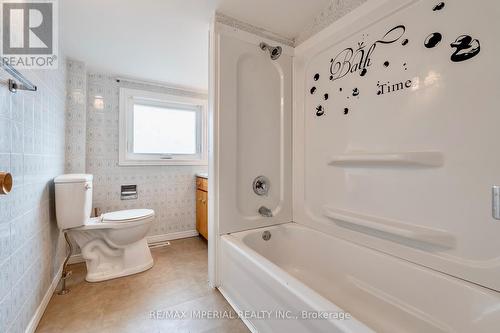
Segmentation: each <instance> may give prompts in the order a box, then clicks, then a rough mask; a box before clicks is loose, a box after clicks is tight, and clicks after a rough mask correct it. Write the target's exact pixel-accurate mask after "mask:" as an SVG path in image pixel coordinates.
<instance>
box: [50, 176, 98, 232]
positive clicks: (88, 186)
mask: <svg viewBox="0 0 500 333" xmlns="http://www.w3.org/2000/svg"><path fill="white" fill-rule="evenodd" d="M92 179H93V177H92V175H89V174H67V175H61V176H58V177H56V178H55V179H54V183H55V187H56V217H57V225H58V226H59V229H69V228H75V227H80V226H82V225H84V224H85V222H86V221H87V220H88V219H90V213H91V211H92Z"/></svg>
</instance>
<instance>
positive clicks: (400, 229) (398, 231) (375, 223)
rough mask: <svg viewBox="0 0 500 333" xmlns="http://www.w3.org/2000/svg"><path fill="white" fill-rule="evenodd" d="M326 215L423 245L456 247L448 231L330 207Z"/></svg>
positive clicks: (326, 208)
mask: <svg viewBox="0 0 500 333" xmlns="http://www.w3.org/2000/svg"><path fill="white" fill-rule="evenodd" d="M324 214H325V216H326V217H328V218H330V219H332V220H334V221H341V222H344V223H348V224H351V225H355V226H359V227H364V228H368V229H372V230H375V231H380V232H384V233H388V234H391V235H394V236H399V237H403V238H407V239H412V240H415V241H419V242H423V243H428V244H434V245H438V246H441V247H446V248H453V247H455V237H454V236H453V235H452V234H450V233H449V232H447V231H443V230H438V229H432V228H428V227H421V226H417V225H413V224H407V223H402V222H398V221H394V220H388V219H385V218H380V217H375V216H368V215H361V214H357V213H353V212H349V211H344V210H340V209H335V208H329V207H325V208H324Z"/></svg>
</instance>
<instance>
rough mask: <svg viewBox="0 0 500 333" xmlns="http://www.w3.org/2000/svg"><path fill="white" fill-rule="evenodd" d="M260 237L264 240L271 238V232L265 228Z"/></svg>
mask: <svg viewBox="0 0 500 333" xmlns="http://www.w3.org/2000/svg"><path fill="white" fill-rule="evenodd" d="M262 239H263V240H265V241H268V240H270V239H271V232H270V231H269V230H266V231H264V232H263V233H262Z"/></svg>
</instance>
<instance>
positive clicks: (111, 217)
mask: <svg viewBox="0 0 500 333" xmlns="http://www.w3.org/2000/svg"><path fill="white" fill-rule="evenodd" d="M154 214H155V212H154V210H152V209H128V210H118V211H116V212H110V213H105V214H102V216H101V221H102V222H103V223H123V222H133V221H137V220H143V219H146V218H148V217H152V216H154Z"/></svg>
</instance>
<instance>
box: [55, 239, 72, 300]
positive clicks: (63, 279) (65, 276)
mask: <svg viewBox="0 0 500 333" xmlns="http://www.w3.org/2000/svg"><path fill="white" fill-rule="evenodd" d="M64 239H65V240H66V243H67V244H68V248H69V251H68V255H67V256H66V259H64V264H63V272H62V276H61V290H60V291H59V292H58V293H57V294H58V295H66V294H67V293H69V289H66V280H67V279H69V277H70V276H71V274H72V272H71V271H69V270H68V260H69V258H70V257H71V255H72V254H73V245H71V241H70V240H69V236H68V232H67V231H65V232H64Z"/></svg>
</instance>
